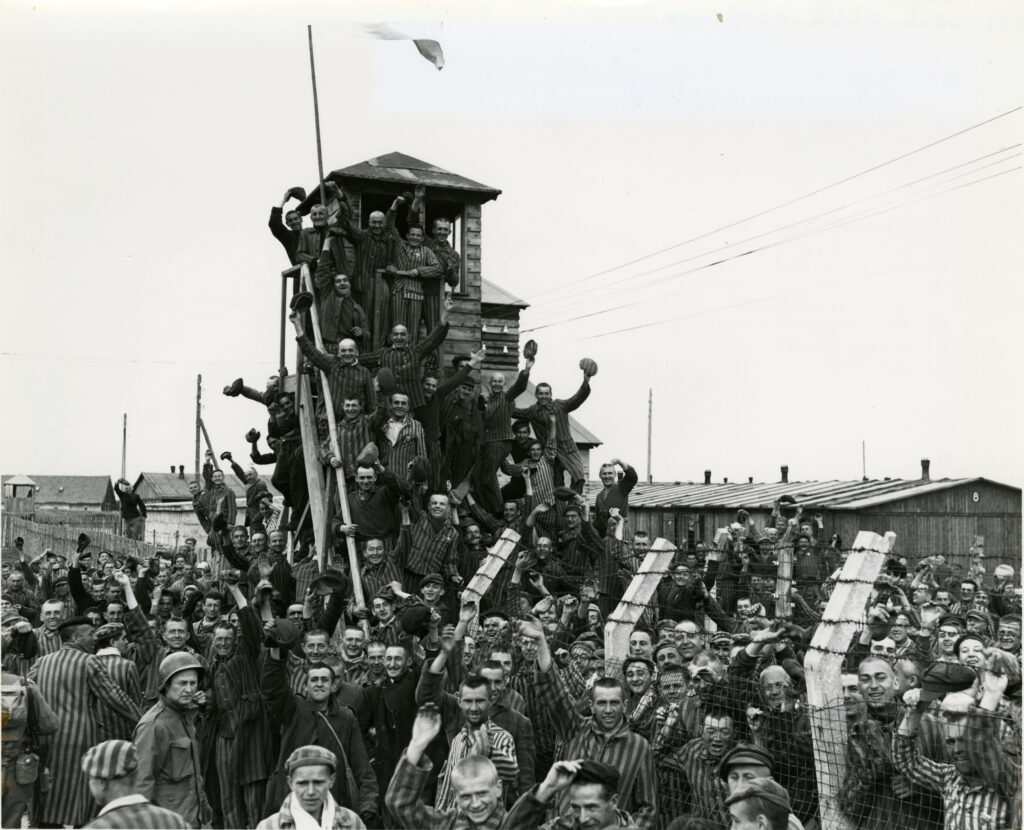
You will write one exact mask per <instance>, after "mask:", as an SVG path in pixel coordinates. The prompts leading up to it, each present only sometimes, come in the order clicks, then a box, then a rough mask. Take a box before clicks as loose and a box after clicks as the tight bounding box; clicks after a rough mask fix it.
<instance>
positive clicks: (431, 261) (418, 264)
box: [384, 225, 441, 348]
mask: <svg viewBox="0 0 1024 830" xmlns="http://www.w3.org/2000/svg"><path fill="white" fill-rule="evenodd" d="M405 237H406V238H405V240H404V241H402V242H400V243H398V245H397V246H396V247H395V260H394V262H393V263H390V264H389V265H388V266H387V268H385V269H384V273H385V274H386V278H387V279H391V280H393V281H392V284H391V322H392V323H393V324H395V325H397V324H399V323H401V324H402V325H404V326H405V327H406V329H407V330H408V332H409V344H410V345H411V346H412V347H413V348H415V347H416V341H417V340H418V339H419V334H420V318H421V317H423V316H424V315H423V300H424V292H425V291H431V292H432V293H434V292H436V289H435V288H433V285H434V284H435V281H436V280H437V279H438V278H439V277H440V276H441V265H440V263H439V262H438V261H437V257H436V256H434V252H433V251H431V250H430V248H428V247H426V246H425V245H424V244H423V228H421V227H420V226H418V225H413V226H411V227H410V228H409V230H408V231H407V232H406V235H405ZM428 286H429V287H428Z"/></svg>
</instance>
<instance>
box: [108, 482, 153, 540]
mask: <svg viewBox="0 0 1024 830" xmlns="http://www.w3.org/2000/svg"><path fill="white" fill-rule="evenodd" d="M114 492H115V493H117V498H118V499H119V500H120V501H121V518H122V519H123V520H124V535H125V536H127V537H128V538H129V539H137V540H142V539H144V538H145V536H146V503H145V502H144V501H143V500H142V499H141V498H140V497H139V496H137V495H136V494H135V493H133V492H132V491H131V485H130V484H129V483H128V481H127V479H123V478H119V479H118V480H117V486H116V487H115V488H114Z"/></svg>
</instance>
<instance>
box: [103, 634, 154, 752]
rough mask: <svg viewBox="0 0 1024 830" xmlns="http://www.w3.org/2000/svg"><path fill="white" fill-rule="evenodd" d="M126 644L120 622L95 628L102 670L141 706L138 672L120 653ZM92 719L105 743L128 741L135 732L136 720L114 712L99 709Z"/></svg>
mask: <svg viewBox="0 0 1024 830" xmlns="http://www.w3.org/2000/svg"><path fill="white" fill-rule="evenodd" d="M124 645H126V642H125V639H124V626H123V625H121V623H106V624H104V625H101V626H100V627H99V628H97V629H96V658H97V659H98V660H100V662H102V663H103V668H104V669H105V670H106V672H107V674H109V675H110V679H111V680H112V681H113V682H114V683H115V684H116V685H117V687H118V688H120V689H121V690H122V691H123V692H124V693H125V694H126V695H127V696H128V697H129V698H131V700H132V701H134V702H135V704H136V705H139V704H141V703H142V689H141V686H140V684H139V670H138V669H137V668H136V666H135V663H134V662H133V661H131V660H128V659H126V658H125V657H124V656H123V655H122V654H121V648H122V647H123V646H124ZM93 716H94V717H95V718H96V720H97V722H98V723H99V734H100V737H101V738H102V739H103V740H105V741H106V740H112V739H115V738H119V739H121V740H127V739H128V738H130V737H131V735H132V731H133V730H134V729H135V721H134V720H128V719H126V718H124V717H122V716H120V715H119V714H118V713H117V712H114V711H109V710H105V709H103V708H100V709H98V710H97V711H96V712H94V713H93Z"/></svg>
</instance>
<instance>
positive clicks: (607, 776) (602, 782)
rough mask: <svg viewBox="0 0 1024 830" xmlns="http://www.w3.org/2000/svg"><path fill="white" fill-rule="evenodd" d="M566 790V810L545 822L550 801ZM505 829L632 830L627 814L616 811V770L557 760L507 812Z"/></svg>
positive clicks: (594, 762) (604, 765)
mask: <svg viewBox="0 0 1024 830" xmlns="http://www.w3.org/2000/svg"><path fill="white" fill-rule="evenodd" d="M566 790H568V799H567V801H568V805H569V807H568V809H567V810H566V811H565V812H564V813H561V814H560V815H558V816H556V817H555V818H554V819H552V820H551V821H549V822H547V823H543V822H544V817H545V815H546V813H547V811H548V806H549V805H550V804H551V802H552V800H554V799H556V798H558V797H559V796H560V795H561V794H562V793H563V792H565V791H566ZM502 826H503V828H505V830H534V829H535V828H538V827H539V828H541V830H609V829H610V828H613V827H616V828H633V829H634V830H635V828H636V825H635V824H634V823H633V820H632V817H631V816H630V815H629V813H627V812H625V811H623V810H620V809H619V771H618V770H617V769H615V767H612V766H609V765H608V764H602V763H600V762H598V761H591V760H577V761H559V762H558V763H557V764H555V765H554V766H552V767H551V769H550V771H549V772H548V774H547V776H546V777H545V778H544V780H543V781H542V782H541V783H540V785H539V786H538V787H536V788H535V789H534V790H533V791H532V792H528V793H526V794H525V795H523V796H521V797H520V798H519V800H518V801H517V802H516V804H515V806H514V807H513V808H512V809H511V810H510V811H509V813H508V816H507V818H506V819H505V824H504V825H502Z"/></svg>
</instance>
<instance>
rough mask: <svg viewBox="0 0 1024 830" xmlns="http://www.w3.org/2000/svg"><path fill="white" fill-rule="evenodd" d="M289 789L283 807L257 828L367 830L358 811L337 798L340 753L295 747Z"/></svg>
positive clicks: (289, 763)
mask: <svg viewBox="0 0 1024 830" xmlns="http://www.w3.org/2000/svg"><path fill="white" fill-rule="evenodd" d="M285 770H286V772H287V775H288V788H289V789H290V790H291V792H290V793H289V794H288V795H287V796H286V797H285V800H284V802H283V803H282V804H281V809H280V810H278V811H277V812H276V813H274V814H273V815H271V816H268V817H267V818H265V819H263V821H261V822H260V823H259V824H257V825H256V830H317V829H318V828H323V830H366V825H365V824H363V820H362V819H361V818H359V816H358V815H356V814H355V813H354V812H352V811H351V810H349V809H348V808H347V807H342V806H341V805H340V804H338V803H337V802H336V801H335V800H334V796H333V795H331V789H332V788H333V786H334V782H335V780H336V778H337V772H338V756H337V755H335V754H334V753H333V752H331V751H330V750H329V749H324V748H323V747H322V746H315V745H307V746H300V747H298V748H296V749H295V751H294V752H292V753H291V755H289V756H288V759H287V760H286V761H285Z"/></svg>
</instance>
